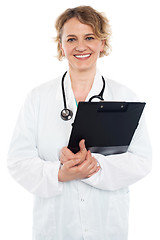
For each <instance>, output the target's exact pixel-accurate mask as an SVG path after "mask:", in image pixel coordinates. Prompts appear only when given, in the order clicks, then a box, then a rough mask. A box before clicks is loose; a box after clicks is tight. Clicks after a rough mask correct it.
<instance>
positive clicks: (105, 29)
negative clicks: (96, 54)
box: [55, 6, 111, 60]
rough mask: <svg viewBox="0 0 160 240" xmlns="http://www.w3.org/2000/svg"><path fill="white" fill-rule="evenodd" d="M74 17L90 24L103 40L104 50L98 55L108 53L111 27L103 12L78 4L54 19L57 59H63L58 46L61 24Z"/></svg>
mask: <svg viewBox="0 0 160 240" xmlns="http://www.w3.org/2000/svg"><path fill="white" fill-rule="evenodd" d="M74 17H75V18H77V19H78V20H79V21H80V22H81V23H83V24H87V25H90V26H91V27H92V29H93V31H94V34H95V36H96V37H97V38H98V39H100V40H105V46H104V50H103V51H102V52H101V53H100V57H103V56H107V55H109V54H110V52H111V46H110V37H111V27H110V25H109V21H108V19H107V17H106V16H105V15H104V13H100V12H98V11H96V10H95V9H93V8H92V7H90V6H79V7H75V8H68V9H66V10H65V11H64V12H63V13H62V14H61V15H60V16H59V17H58V18H57V20H56V23H55V28H56V30H57V36H56V38H55V41H56V42H57V52H58V55H57V58H58V59H59V60H62V59H63V56H62V52H61V48H60V43H61V38H62V33H63V26H64V24H65V23H66V22H67V21H68V20H69V19H71V18H74Z"/></svg>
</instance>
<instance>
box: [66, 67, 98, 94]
mask: <svg viewBox="0 0 160 240" xmlns="http://www.w3.org/2000/svg"><path fill="white" fill-rule="evenodd" d="M69 73H70V78H71V85H72V90H73V92H74V94H75V95H76V93H77V94H80V93H81V95H82V93H84V95H86V94H87V95H88V93H89V91H90V90H91V88H92V85H93V81H94V78H95V74H96V68H95V69H93V70H92V71H79V72H78V71H73V70H71V69H70V70H69Z"/></svg>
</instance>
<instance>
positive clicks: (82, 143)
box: [79, 139, 86, 151]
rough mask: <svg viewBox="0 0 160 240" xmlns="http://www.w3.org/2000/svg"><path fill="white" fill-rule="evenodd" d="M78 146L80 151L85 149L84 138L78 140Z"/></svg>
mask: <svg viewBox="0 0 160 240" xmlns="http://www.w3.org/2000/svg"><path fill="white" fill-rule="evenodd" d="M79 148H80V151H84V150H86V145H85V140H84V139H82V140H81V141H80V142H79Z"/></svg>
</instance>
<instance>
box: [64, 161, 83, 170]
mask: <svg viewBox="0 0 160 240" xmlns="http://www.w3.org/2000/svg"><path fill="white" fill-rule="evenodd" d="M80 161H81V160H80V159H73V160H69V161H68V162H66V163H64V165H65V166H66V167H68V168H72V167H75V166H76V165H78V164H79V162H80Z"/></svg>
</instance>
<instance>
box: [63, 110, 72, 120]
mask: <svg viewBox="0 0 160 240" xmlns="http://www.w3.org/2000/svg"><path fill="white" fill-rule="evenodd" d="M72 116H73V112H72V111H71V110H69V109H68V108H64V109H63V110H62V111H61V118H62V119H63V120H64V121H68V120H70V119H71V118H72Z"/></svg>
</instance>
